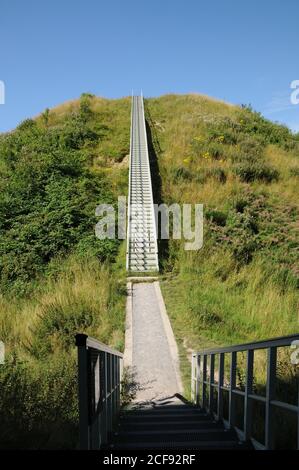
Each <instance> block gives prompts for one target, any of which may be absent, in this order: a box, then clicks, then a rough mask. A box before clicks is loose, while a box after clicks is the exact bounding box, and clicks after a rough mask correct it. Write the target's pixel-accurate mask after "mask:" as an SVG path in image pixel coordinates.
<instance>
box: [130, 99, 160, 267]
mask: <svg viewBox="0 0 299 470" xmlns="http://www.w3.org/2000/svg"><path fill="white" fill-rule="evenodd" d="M126 268H127V271H133V272H137V271H141V272H146V271H158V270H159V263H158V246H157V234H156V221H155V212H154V204H153V192H152V181H151V171H150V164H149V156H148V145H147V136H146V128H145V118H144V106H143V98H142V96H132V112H131V143H130V169H129V204H128V233H127V261H126Z"/></svg>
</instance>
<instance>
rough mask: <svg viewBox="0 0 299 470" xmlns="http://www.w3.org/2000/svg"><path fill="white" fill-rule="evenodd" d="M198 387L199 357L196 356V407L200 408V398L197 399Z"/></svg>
mask: <svg viewBox="0 0 299 470" xmlns="http://www.w3.org/2000/svg"><path fill="white" fill-rule="evenodd" d="M199 387H200V355H199V354H197V356H196V405H197V406H200V397H199Z"/></svg>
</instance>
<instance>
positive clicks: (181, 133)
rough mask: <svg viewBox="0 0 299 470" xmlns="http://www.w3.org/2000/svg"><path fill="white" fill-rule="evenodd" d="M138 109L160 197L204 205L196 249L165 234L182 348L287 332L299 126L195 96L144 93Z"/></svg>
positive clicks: (291, 317)
mask: <svg viewBox="0 0 299 470" xmlns="http://www.w3.org/2000/svg"><path fill="white" fill-rule="evenodd" d="M147 113H148V119H149V121H150V122H151V128H152V134H153V136H154V147H155V151H156V154H157V156H158V161H159V168H160V174H161V181H162V197H161V199H162V200H163V201H164V202H167V203H172V202H178V203H203V204H204V246H203V248H202V249H201V250H200V251H198V252H195V251H193V252H192V251H189V252H188V251H184V249H183V243H182V242H180V241H175V240H171V241H170V243H169V246H168V247H167V250H166V253H168V255H167V256H166V257H165V259H164V260H163V265H164V269H165V270H166V271H167V272H170V273H171V276H170V277H169V280H167V281H165V282H164V283H163V284H162V289H163V293H164V297H165V301H166V305H167V309H168V313H169V315H170V317H171V319H172V323H173V326H174V329H175V333H176V336H177V338H178V340H179V342H180V344H181V346H182V350H183V352H185V351H190V350H194V349H200V348H205V347H209V346H211V345H215V344H216V345H228V344H233V343H238V342H246V341H250V340H258V339H263V338H270V337H274V336H279V335H285V334H288V333H294V332H297V331H298V320H299V318H298V307H299V297H298V286H299V282H298V275H299V270H298V266H299V263H298V261H299V251H298V240H299V225H298V209H299V207H298V178H299V176H298V175H299V135H298V134H297V135H293V134H292V133H291V132H290V131H289V130H288V129H287V128H286V127H284V126H280V125H277V124H273V123H272V122H269V121H267V120H265V119H264V118H262V117H261V116H260V115H259V114H258V113H255V112H253V111H252V110H251V109H250V108H249V107H235V106H231V105H228V104H225V103H222V102H217V101H214V100H211V99H209V98H206V97H203V96H198V95H188V96H174V95H169V96H164V97H161V98H158V99H152V100H147ZM186 380H187V381H188V383H189V368H188V375H187V379H186Z"/></svg>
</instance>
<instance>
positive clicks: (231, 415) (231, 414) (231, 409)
mask: <svg viewBox="0 0 299 470" xmlns="http://www.w3.org/2000/svg"><path fill="white" fill-rule="evenodd" d="M230 360H231V362H230V381H229V382H230V383H229V418H228V421H229V426H230V427H233V426H234V424H235V399H234V398H235V397H234V393H233V390H234V389H235V388H236V365H237V353H236V352H235V351H233V352H232V353H231V359H230Z"/></svg>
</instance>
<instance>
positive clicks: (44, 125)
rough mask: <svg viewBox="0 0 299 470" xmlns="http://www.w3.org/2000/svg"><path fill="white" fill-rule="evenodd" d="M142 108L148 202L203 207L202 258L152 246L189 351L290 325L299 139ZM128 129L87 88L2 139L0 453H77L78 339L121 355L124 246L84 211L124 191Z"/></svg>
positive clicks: (124, 119)
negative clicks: (99, 231)
mask: <svg viewBox="0 0 299 470" xmlns="http://www.w3.org/2000/svg"><path fill="white" fill-rule="evenodd" d="M145 104H146V113H147V120H148V124H149V134H151V135H149V137H150V139H149V142H150V147H151V156H152V158H153V163H154V167H155V171H154V180H155V188H156V194H155V197H156V200H157V201H160V200H162V201H163V202H165V203H173V202H176V203H184V202H185V203H203V204H204V216H205V225H204V246H203V248H202V249H201V250H199V251H198V252H187V251H184V240H182V241H177V240H176V241H174V240H170V241H169V243H168V244H167V245H166V246H164V247H163V249H162V250H161V266H162V271H163V273H164V274H166V280H165V281H164V282H163V283H162V288H163V292H164V296H165V301H166V304H167V308H168V312H169V315H170V317H171V319H172V323H173V326H174V330H175V333H176V336H177V338H178V340H179V342H180V344H181V346H182V351H184V354H185V351H188V350H189V349H193V348H195V349H197V348H200V347H202V346H207V345H210V344H212V343H213V344H214V343H216V344H228V343H233V342H237V341H246V340H250V339H258V338H261V337H263V338H267V337H270V336H275V335H280V334H287V333H291V332H294V331H297V330H298V245H297V242H298V191H297V187H298V175H299V161H298V154H299V137H298V135H296V136H294V135H292V134H291V133H290V132H289V131H288V129H286V128H284V127H283V126H278V125H276V124H273V123H271V122H269V121H266V120H265V119H263V118H261V116H259V115H258V114H256V113H254V112H253V111H251V110H250V109H248V108H239V107H235V106H230V105H227V104H225V103H222V102H218V101H215V100H211V99H209V98H206V97H203V96H199V95H186V96H177V95H167V96H163V97H161V98H157V99H148V100H146V103H145ZM129 135H130V99H129V98H124V99H120V100H106V99H102V98H97V97H94V96H91V95H88V94H83V95H82V96H81V98H80V99H79V100H75V101H73V102H69V103H66V104H64V105H61V106H59V107H57V108H55V109H53V110H46V111H45V112H44V113H42V115H40V116H38V117H37V118H36V119H34V120H31V119H29V120H26V121H25V122H23V123H22V124H21V125H20V126H19V127H18V128H17V129H16V130H15V131H14V132H12V133H10V134H5V135H1V136H0V228H1V240H0V288H1V297H0V339H1V340H2V341H4V342H5V346H6V363H5V365H4V366H1V368H0V387H1V390H4V393H3V395H2V400H1V402H0V414H1V417H2V420H1V423H0V441H1V442H2V444H1V445H2V446H3V447H5V446H9V445H11V446H15V445H18V446H19V445H22V446H24V447H57V446H62V447H63V446H65V447H72V446H74V445H75V443H76V439H77V435H76V425H77V405H76V355H75V350H74V346H73V336H74V333H75V332H77V331H79V330H80V331H85V332H87V333H88V334H91V335H93V336H96V337H98V338H99V339H101V340H102V341H104V342H106V343H109V344H110V345H112V346H114V347H117V348H122V347H123V339H124V315H125V308H124V305H125V298H126V291H125V272H124V266H125V259H124V252H125V247H124V244H121V243H119V242H118V241H100V240H97V239H96V238H95V236H94V225H95V223H96V218H95V216H94V210H95V207H96V205H98V204H100V203H103V202H109V203H113V204H114V203H116V202H117V197H118V196H119V195H125V194H127V177H128V158H127V155H128V153H129ZM152 144H153V145H152ZM154 154H156V158H157V161H156V164H155V162H154V157H155V155H154Z"/></svg>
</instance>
